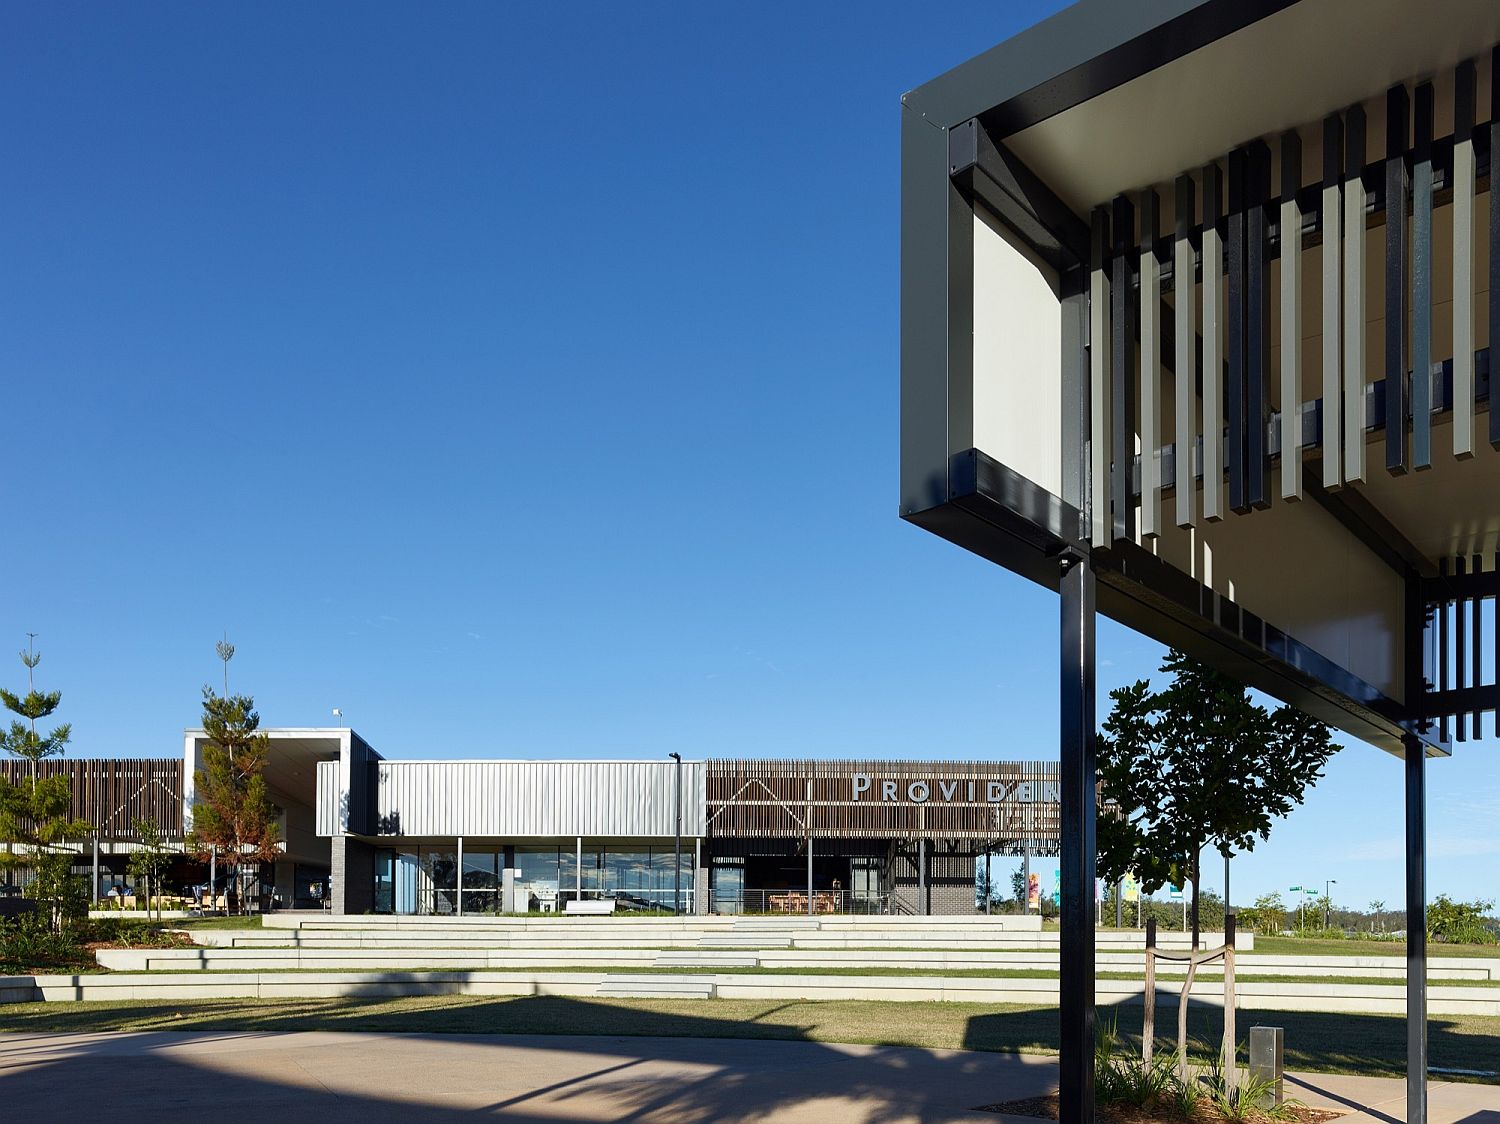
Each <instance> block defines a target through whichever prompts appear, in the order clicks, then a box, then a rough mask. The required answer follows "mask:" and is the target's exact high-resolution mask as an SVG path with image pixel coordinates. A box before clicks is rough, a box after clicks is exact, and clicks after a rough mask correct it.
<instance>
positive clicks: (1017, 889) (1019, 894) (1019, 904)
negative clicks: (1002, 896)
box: [1010, 870, 1026, 913]
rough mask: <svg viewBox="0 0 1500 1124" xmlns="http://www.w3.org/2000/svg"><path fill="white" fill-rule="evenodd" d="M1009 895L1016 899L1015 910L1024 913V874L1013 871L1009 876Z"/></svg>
mask: <svg viewBox="0 0 1500 1124" xmlns="http://www.w3.org/2000/svg"><path fill="white" fill-rule="evenodd" d="M1010 893H1011V896H1012V897H1013V898H1015V899H1016V908H1017V909H1019V910H1020V911H1021V912H1022V913H1025V912H1026V872H1025V871H1022V870H1014V871H1012V872H1011V875H1010Z"/></svg>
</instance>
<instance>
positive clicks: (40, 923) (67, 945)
mask: <svg viewBox="0 0 1500 1124" xmlns="http://www.w3.org/2000/svg"><path fill="white" fill-rule="evenodd" d="M51 920H52V919H51V918H50V917H49V916H48V915H47V914H46V913H44V912H42V911H40V910H38V911H37V912H35V913H26V914H22V915H21V916H20V917H15V918H11V919H10V920H8V921H5V922H3V923H0V972H4V973H6V974H8V975H34V974H36V973H38V972H80V971H88V970H90V969H92V968H94V967H95V962H94V954H93V953H92V952H90V951H89V950H88V949H87V948H85V947H84V944H83V941H82V940H81V939H80V937H79V933H78V931H77V930H76V929H74V928H68V929H64V930H62V931H61V932H53V930H52V924H51Z"/></svg>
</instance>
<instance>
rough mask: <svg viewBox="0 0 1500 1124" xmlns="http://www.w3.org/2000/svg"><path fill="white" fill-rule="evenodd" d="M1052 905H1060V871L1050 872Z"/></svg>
mask: <svg viewBox="0 0 1500 1124" xmlns="http://www.w3.org/2000/svg"><path fill="white" fill-rule="evenodd" d="M1052 904H1053V905H1055V906H1061V905H1062V871H1061V870H1054V871H1053V872H1052Z"/></svg>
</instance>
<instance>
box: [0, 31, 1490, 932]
mask: <svg viewBox="0 0 1500 1124" xmlns="http://www.w3.org/2000/svg"><path fill="white" fill-rule="evenodd" d="M1043 14H1044V12H1043V11H1042V10H1041V7H1040V6H1036V5H1030V4H1027V5H1019V4H1016V5H1010V6H1006V5H996V6H990V7H986V6H983V5H981V6H979V7H975V8H971V9H970V10H968V11H967V12H966V13H965V15H964V18H962V19H951V18H936V17H929V16H926V15H923V14H921V13H920V12H918V11H917V10H915V9H913V8H912V7H911V6H910V5H909V4H907V5H895V4H879V5H876V4H864V3H862V4H858V5H847V6H843V7H840V8H837V9H835V8H833V7H824V6H821V5H820V6H812V7H811V8H809V6H807V5H790V4H788V5H781V6H774V7H773V6H769V5H751V6H742V7H739V8H735V9H727V8H724V7H723V6H717V5H715V6H709V5H680V6H675V7H670V8H668V7H664V6H652V5H632V6H626V5H606V4H602V3H601V4H583V5H573V6H566V5H563V6H557V5H543V6H524V5H493V4H456V5H444V6H441V7H436V8H434V7H426V8H415V7H411V6H409V5H407V6H400V7H396V6H376V5H367V4H359V5H340V4H318V5H291V4H283V5H279V6H277V5H271V6H264V5H257V6H253V7H251V6H230V5H200V4H156V5H149V6H121V5H114V4H107V5H25V6H11V7H9V8H7V9H6V10H5V12H4V13H3V14H0V60H3V65H0V103H3V104H4V105H5V106H6V113H5V115H4V120H3V124H0V152H3V154H4V158H3V160H0V261H3V263H4V265H3V268H0V330H3V341H4V345H3V348H0V369H3V373H4V410H5V425H4V430H3V432H4V438H3V454H0V455H3V464H4V466H5V479H6V481H7V485H8V486H7V488H6V494H7V503H6V507H5V518H6V523H7V533H6V535H5V541H4V546H3V555H0V557H3V560H4V561H3V575H4V579H5V584H6V587H7V589H8V596H7V597H6V598H5V599H4V602H3V603H0V643H9V644H11V645H12V647H13V648H15V649H19V648H20V647H22V646H23V645H24V642H25V633H26V632H27V631H35V632H37V633H39V634H40V638H39V646H40V647H41V649H42V650H43V652H44V660H43V663H42V665H41V668H40V669H39V670H40V676H41V678H40V683H41V685H43V686H46V687H49V688H51V687H57V688H61V689H62V690H63V691H64V707H63V709H62V711H61V712H60V715H59V716H60V717H63V718H66V719H70V720H71V721H72V722H73V723H74V731H75V732H74V743H73V749H72V752H73V753H75V754H79V755H90V754H94V755H99V754H105V755H107V754H131V755H147V754H162V755H165V754H175V753H178V752H180V747H181V740H180V731H181V730H182V728H183V727H185V726H188V725H192V724H195V723H196V721H197V716H198V705H197V704H198V695H199V690H200V688H201V686H202V685H203V684H204V683H208V682H213V683H217V682H218V679H219V665H218V663H217V661H216V660H215V658H214V652H213V642H214V640H215V639H217V638H218V637H219V636H220V635H221V634H222V633H223V631H224V630H226V629H227V630H228V632H229V634H230V637H231V639H232V640H233V641H234V643H235V644H236V646H237V648H238V654H237V655H236V657H235V659H234V661H233V664H232V665H231V686H232V687H233V688H235V689H237V690H240V691H245V692H250V693H253V694H254V695H255V697H256V699H257V701H258V703H259V705H260V709H261V712H262V715H263V717H264V720H265V721H266V722H267V723H268V724H273V725H319V724H327V723H330V722H331V721H332V719H331V716H330V712H331V710H332V708H333V707H336V706H337V707H341V708H343V710H344V713H345V715H346V716H347V718H348V720H349V721H350V722H352V723H353V725H354V726H355V727H356V728H358V729H359V730H361V731H362V732H363V733H364V734H365V735H366V736H367V737H369V738H370V739H371V741H372V742H373V743H374V744H376V745H377V747H379V748H380V749H381V750H382V751H383V752H385V753H386V754H387V755H390V756H410V757H418V756H469V755H492V756H504V755H511V756H526V757H570V756H616V755H619V756H641V757H656V756H660V755H664V754H666V753H667V752H669V751H672V750H677V751H680V752H682V753H684V754H686V755H691V756H707V755H741V754H742V755H748V756H793V755H804V754H805V755H811V756H841V755H860V756H870V757H882V756H911V757H957V758H968V757H997V756H998V757H1006V758H1009V757H1038V758H1045V757H1055V756H1056V752H1057V751H1056V741H1057V732H1056V731H1057V723H1056V709H1057V688H1056V670H1055V668H1056V655H1057V649H1056V620H1055V614H1056V603H1055V598H1054V597H1053V596H1052V595H1051V594H1048V593H1045V592H1043V591H1042V590H1040V589H1036V588H1033V587H1030V586H1028V585H1027V584H1026V583H1024V582H1023V581H1021V580H1020V579H1018V578H1014V577H1012V576H1010V575H1008V574H1006V573H1004V572H1002V571H1000V570H998V569H996V568H994V567H992V566H990V565H988V564H986V563H984V562H981V561H980V560H979V559H976V558H973V557H970V556H968V555H966V554H964V553H963V552H961V551H960V550H958V549H957V548H955V547H952V546H950V545H948V544H947V543H944V542H942V541H940V540H938V539H936V538H934V537H933V536H931V535H928V534H926V533H924V532H922V531H919V530H916V529H915V528H912V527H909V526H906V525H904V524H902V523H901V522H900V521H899V520H898V519H897V517H896V459H897V422H898V419H897V377H898V376H897V251H898V244H897V203H898V183H897V161H898V119H899V97H900V95H901V93H902V92H904V91H905V90H907V89H909V88H911V87H913V86H916V85H919V84H920V83H922V82H923V81H925V80H926V79H928V78H930V77H932V76H934V75H935V74H937V73H939V72H941V71H943V70H945V69H947V68H948V67H950V66H953V65H955V64H956V63H958V62H960V61H962V60H963V59H965V58H967V57H969V56H970V55H972V54H974V53H976V52H978V51H980V50H982V49H984V48H986V47H988V46H990V45H992V44H993V43H995V42H997V41H999V40H1000V39H1003V38H1005V37H1007V36H1008V35H1010V34H1013V33H1014V32H1015V31H1017V30H1019V29H1020V28H1021V27H1022V26H1023V25H1025V24H1026V23H1029V22H1032V21H1034V20H1035V19H1038V18H1040V17H1041V15H1043ZM5 637H9V639H8V640H5V639H4V638H5ZM1100 639H1101V643H1100V649H1101V659H1102V660H1103V664H1102V666H1101V669H1100V676H1101V689H1102V690H1107V689H1108V688H1109V687H1112V686H1116V685H1118V684H1119V683H1121V682H1125V681H1127V680H1129V679H1133V678H1135V677H1137V676H1139V675H1143V674H1148V673H1150V672H1151V671H1153V670H1154V668H1155V665H1156V663H1157V661H1158V659H1159V656H1160V649H1159V648H1158V646H1157V645H1155V644H1153V643H1151V642H1149V641H1146V640H1144V639H1142V638H1140V637H1138V636H1134V635H1131V634H1129V633H1126V632H1125V631H1123V630H1121V629H1119V628H1116V627H1113V626H1111V625H1108V624H1103V625H1101V634H1100ZM0 650H4V649H3V647H0ZM5 666H9V667H10V668H11V671H10V672H7V673H3V674H0V682H7V683H10V684H12V685H15V684H17V683H18V682H21V681H22V679H21V677H22V675H23V673H24V672H23V669H22V668H21V666H20V664H19V662H17V663H14V664H11V663H8V662H6V661H0V668H3V667H5ZM1101 714H1102V710H1101ZM1431 778H1432V779H1431V786H1432V794H1433V795H1432V799H1433V812H1434V824H1433V859H1432V864H1431V874H1432V880H1433V884H1434V886H1435V888H1437V889H1448V890H1450V891H1453V892H1458V893H1463V894H1467V895H1469V896H1473V895H1474V894H1477V893H1483V894H1488V895H1491V896H1500V876H1497V875H1496V874H1495V872H1494V866H1495V864H1494V863H1493V861H1489V862H1485V861H1478V862H1476V861H1474V860H1475V859H1476V858H1480V857H1482V856H1492V855H1494V854H1496V853H1500V843H1495V842H1493V833H1492V831H1491V825H1492V822H1493V813H1494V810H1495V808H1496V807H1497V798H1500V771H1497V770H1496V769H1495V768H1494V766H1493V765H1492V764H1491V758H1490V752H1489V747H1488V746H1485V745H1482V746H1479V747H1472V746H1471V747H1467V748H1464V749H1462V750H1461V752H1460V754H1459V756H1458V757H1457V758H1456V759H1455V760H1453V761H1451V762H1441V763H1437V764H1435V765H1434V766H1433V768H1432V771H1431ZM1399 782H1400V767H1399V763H1398V762H1396V761H1395V760H1394V759H1393V758H1389V757H1387V756H1386V755H1384V754H1381V753H1378V752H1376V751H1374V750H1370V749H1367V748H1364V747H1358V746H1356V747H1353V748H1351V749H1349V750H1348V751H1347V752H1345V753H1341V754H1340V755H1339V757H1338V758H1337V759H1336V760H1335V763H1334V765H1333V767H1332V768H1331V770H1330V773H1329V777H1328V779H1327V780H1326V781H1325V782H1324V783H1323V784H1322V785H1320V786H1319V788H1318V790H1317V791H1316V792H1315V794H1314V795H1313V796H1312V797H1311V798H1310V800H1309V802H1308V805H1307V807H1306V808H1305V809H1304V810H1303V811H1300V812H1298V813H1297V814H1296V815H1294V816H1293V817H1292V818H1291V820H1290V821H1289V822H1287V823H1286V824H1285V825H1283V826H1282V827H1280V828H1278V830H1277V832H1276V833H1275V834H1274V835H1273V837H1272V840H1271V842H1270V843H1269V844H1267V845H1265V846H1264V848H1263V850H1262V851H1261V852H1257V854H1256V855H1255V856H1252V857H1250V858H1247V859H1245V860H1243V861H1242V862H1240V863H1239V866H1238V868H1237V869H1238V874H1237V875H1236V881H1235V886H1236V894H1235V897H1236V899H1237V900H1240V899H1242V898H1244V897H1246V896H1247V894H1248V893H1249V892H1251V891H1256V892H1258V891H1261V890H1263V889H1270V888H1273V887H1281V888H1282V889H1284V888H1285V887H1286V886H1288V885H1291V884H1292V883H1294V882H1298V881H1302V880H1314V879H1318V880H1321V879H1322V878H1325V877H1327V878H1338V879H1339V881H1340V892H1339V893H1338V894H1336V896H1337V897H1339V898H1340V899H1341V900H1350V901H1352V902H1357V903H1363V902H1365V901H1368V900H1369V899H1370V898H1372V897H1384V898H1386V899H1387V900H1389V901H1390V902H1392V903H1393V904H1394V903H1395V902H1396V901H1398V900H1399V899H1400V897H1401V873H1400V865H1399V861H1398V860H1399V854H1400V849H1399V841H1400V834H1401V792H1400V783H1399ZM1218 881H1219V879H1218V877H1217V876H1215V877H1213V878H1207V879H1205V882H1206V883H1208V884H1210V885H1216V884H1217V882H1218ZM1346 890H1347V892H1345V891H1346Z"/></svg>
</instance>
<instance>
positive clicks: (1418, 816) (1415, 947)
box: [1403, 736, 1427, 1124]
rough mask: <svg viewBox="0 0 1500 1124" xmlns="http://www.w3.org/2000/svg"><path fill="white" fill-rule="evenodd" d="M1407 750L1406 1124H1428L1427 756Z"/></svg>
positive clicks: (1411, 741)
mask: <svg viewBox="0 0 1500 1124" xmlns="http://www.w3.org/2000/svg"><path fill="white" fill-rule="evenodd" d="M1403 743H1404V746H1405V749H1406V762H1405V764H1406V1124H1427V772H1426V764H1427V753H1426V749H1425V747H1424V746H1423V745H1422V743H1421V741H1420V740H1418V739H1417V738H1415V737H1411V736H1408V737H1406V738H1405V739H1403Z"/></svg>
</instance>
